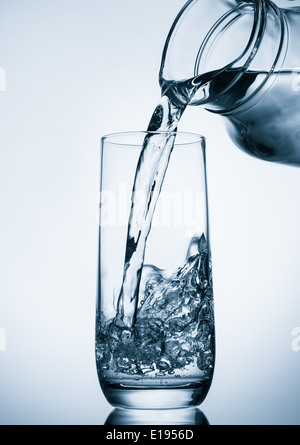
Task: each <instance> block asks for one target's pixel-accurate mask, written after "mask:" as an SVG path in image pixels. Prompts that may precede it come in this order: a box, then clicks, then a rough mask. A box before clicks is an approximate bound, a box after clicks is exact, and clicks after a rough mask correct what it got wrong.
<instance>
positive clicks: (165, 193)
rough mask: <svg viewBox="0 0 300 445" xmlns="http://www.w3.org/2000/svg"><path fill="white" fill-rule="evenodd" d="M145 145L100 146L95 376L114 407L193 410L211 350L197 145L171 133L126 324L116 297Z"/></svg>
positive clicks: (137, 136) (206, 382)
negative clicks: (171, 142) (130, 319)
mask: <svg viewBox="0 0 300 445" xmlns="http://www.w3.org/2000/svg"><path fill="white" fill-rule="evenodd" d="M144 137H145V133H142V132H141V133H125V134H118V135H111V136H108V137H104V138H103V139H102V146H101V194H100V195H101V205H100V208H101V211H100V234H99V241H100V243H99V246H100V248H99V295H98V300H97V316H96V361H97V371H98V376H99V381H100V384H101V388H102V390H103V392H104V395H105V396H106V398H107V400H108V402H109V403H110V404H112V405H113V406H117V407H122V408H133V409H147V410H148V409H150V410H151V409H171V408H185V407H188V406H197V405H199V404H200V403H202V401H203V400H204V398H205V397H206V395H207V392H208V390H209V387H210V385H211V381H212V375H213V370H214V350H215V343H214V312H213V290H212V274H211V260H210V246H209V231H208V214H207V192H206V171H205V141H204V138H203V137H201V136H199V135H194V134H186V133H178V134H177V136H176V143H175V146H174V148H173V151H172V154H171V157H170V161H169V165H168V168H167V171H166V174H165V177H164V181H163V186H162V189H161V191H160V194H159V197H158V196H156V197H155V196H154V195H155V193H158V192H157V191H156V190H155V188H154V189H153V190H151V199H156V198H157V197H158V201H157V204H156V208H155V212H154V215H153V220H152V226H151V231H150V234H149V236H148V239H147V243H146V249H145V257H144V264H143V267H142V270H141V271H140V283H139V288H138V294H137V295H136V301H133V303H134V305H133V304H132V300H133V299H134V295H135V294H134V292H132V295H131V299H130V301H129V303H130V304H128V305H127V306H128V307H129V306H130V307H132V306H135V307H136V310H135V314H134V317H133V322H132V324H129V323H128V319H126V318H125V317H124V316H123V314H124V307H123V303H124V296H122V298H123V299H120V297H119V296H120V289H121V286H122V279H123V272H124V258H125V251H126V237H127V231H128V220H129V212H130V209H131V208H132V206H133V205H134V206H139V205H140V203H141V202H144V201H145V199H144V198H145V197H144V193H145V190H143V189H141V190H135V193H134V195H131V191H132V185H133V181H134V177H135V173H136V166H137V164H138V159H139V156H140V153H141V150H142V144H143V140H144ZM160 137H162V136H161V135H160ZM132 199H134V203H132ZM131 224H134V221H131ZM134 247H135V246H134V245H130V246H129V248H130V249H133V248H134ZM127 249H128V245H127ZM126 256H127V251H126Z"/></svg>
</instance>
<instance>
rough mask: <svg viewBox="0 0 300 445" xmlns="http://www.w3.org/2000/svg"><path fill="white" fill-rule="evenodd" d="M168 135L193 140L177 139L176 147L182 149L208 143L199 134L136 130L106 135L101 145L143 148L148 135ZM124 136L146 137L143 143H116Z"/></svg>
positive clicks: (102, 138) (120, 141)
mask: <svg viewBox="0 0 300 445" xmlns="http://www.w3.org/2000/svg"><path fill="white" fill-rule="evenodd" d="M155 134H157V135H159V134H161V135H163V134H165V135H168V136H176V138H177V136H179V137H186V138H191V139H193V140H190V141H185V142H184V141H183V142H181V141H178V140H176V139H175V143H174V146H176V147H180V146H186V145H193V144H198V143H199V142H200V143H201V144H203V143H204V144H205V143H206V138H205V136H203V135H201V134H199V133H193V132H189V131H167V130H165V131H163V130H162V131H160V130H157V131H147V130H135V131H119V132H114V133H108V134H105V135H103V136H102V137H101V143H102V144H103V142H107V143H109V144H111V145H120V146H124V147H141V145H142V143H143V140H144V138H145V137H146V136H147V135H155ZM122 136H124V137H130V136H144V138H143V139H142V140H141V142H139V143H137V142H130V143H129V142H126V141H123V140H122V139H120V140H116V141H114V140H113V139H114V138H116V139H117V138H121V137H122Z"/></svg>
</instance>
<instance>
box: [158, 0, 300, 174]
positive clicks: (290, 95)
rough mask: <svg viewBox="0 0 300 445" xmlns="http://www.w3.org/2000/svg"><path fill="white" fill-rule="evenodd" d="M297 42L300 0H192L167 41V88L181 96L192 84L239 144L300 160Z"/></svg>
mask: <svg viewBox="0 0 300 445" xmlns="http://www.w3.org/2000/svg"><path fill="white" fill-rule="evenodd" d="M299 46H300V0H276V1H274V2H272V1H270V0H243V1H241V0H214V1H213V2H212V1H209V0H189V1H188V2H187V3H186V4H185V6H184V7H183V8H182V10H181V11H180V13H179V14H178V16H177V18H176V19H175V21H174V23H173V25H172V27H171V29H170V32H169V35H168V37H167V40H166V43H165V47H164V51H163V57H162V64H161V69H160V85H161V88H162V92H163V93H164V94H166V95H167V96H169V98H170V99H171V100H172V101H173V102H176V103H180V101H182V102H184V101H186V100H187V91H189V93H191V92H192V94H189V95H188V104H189V105H201V106H203V107H204V108H205V109H206V110H208V111H210V112H212V113H216V114H219V115H222V116H224V118H225V122H226V127H227V129H228V132H229V135H230V137H231V139H232V140H233V142H234V143H235V144H236V145H237V146H238V147H239V148H241V149H242V150H244V151H246V152H247V153H248V154H250V155H252V156H255V157H257V158H260V159H264V160H268V161H273V162H279V163H284V164H289V165H294V166H300V49H299ZM182 85H184V86H185V87H184V88H182Z"/></svg>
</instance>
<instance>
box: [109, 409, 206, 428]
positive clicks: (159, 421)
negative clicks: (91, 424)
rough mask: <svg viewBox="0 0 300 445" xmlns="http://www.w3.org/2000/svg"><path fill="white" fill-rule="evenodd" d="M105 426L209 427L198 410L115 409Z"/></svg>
mask: <svg viewBox="0 0 300 445" xmlns="http://www.w3.org/2000/svg"><path fill="white" fill-rule="evenodd" d="M105 425H209V422H208V420H207V418H206V416H205V415H204V413H203V412H202V411H200V409H198V408H185V409H172V410H167V409H165V410H141V409H140V410H133V409H119V408H117V409H115V410H114V411H112V412H111V413H110V415H109V416H108V417H107V419H106V422H105Z"/></svg>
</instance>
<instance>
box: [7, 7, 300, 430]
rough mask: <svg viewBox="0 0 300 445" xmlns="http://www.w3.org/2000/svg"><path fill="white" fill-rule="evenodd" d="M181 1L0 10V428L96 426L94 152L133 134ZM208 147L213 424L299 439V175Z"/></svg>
mask: <svg viewBox="0 0 300 445" xmlns="http://www.w3.org/2000/svg"><path fill="white" fill-rule="evenodd" d="M183 4H184V1H182V0H180V1H179V0H143V1H142V2H141V1H140V0H139V1H138V0H127V1H126V2H125V1H123V0H122V1H121V0H115V1H113V2H108V1H102V0H85V1H83V0H51V1H50V0H0V42H1V45H0V46H1V48H0V66H1V67H3V68H4V69H5V71H6V92H0V209H1V218H0V246H1V247H0V327H1V328H4V329H5V332H6V351H2V352H1V351H0V424H35V425H37V424H98V425H102V424H103V423H104V422H105V419H106V417H107V416H108V414H109V413H110V412H111V411H112V407H111V406H110V405H109V404H108V403H107V402H106V400H105V399H104V397H103V395H102V393H101V390H100V388H99V385H98V380H97V376H96V370H95V365H94V312H95V295H96V270H97V235H98V234H97V215H96V213H97V191H98V181H99V178H98V176H99V175H98V172H99V139H100V137H101V136H102V135H103V134H105V133H109V132H114V131H121V130H138V129H140V130H144V129H145V127H146V126H147V124H148V121H149V118H150V116H151V114H152V111H153V109H154V107H155V106H156V103H157V101H158V100H159V94H160V91H159V86H158V81H157V80H158V70H159V65H160V58H161V52H162V47H163V44H164V41H165V38H166V34H167V32H168V30H169V27H170V25H171V24H172V22H173V19H174V17H175V15H176V14H177V12H178V11H179V9H180V7H181V6H182V5H183ZM180 130H183V131H193V132H200V133H202V134H204V135H205V136H206V138H207V158H208V181H209V199H210V224H211V243H212V253H213V271H214V287H215V309H216V329H217V360H216V371H215V376H214V381H213V385H212V388H211V391H210V393H209V394H208V396H207V398H206V400H205V402H204V403H203V405H202V406H201V409H202V410H203V412H204V413H205V415H206V417H207V418H208V421H209V422H210V423H211V424H232V425H238V424H250V425H256V424H271V425H275V424H299V423H300V409H299V408H300V379H299V375H300V373H299V370H300V351H299V352H296V351H294V350H293V349H292V346H291V345H292V340H293V338H294V337H293V336H292V330H293V329H294V328H295V327H297V326H300V274H299V262H300V235H299V227H300V204H299V196H298V194H299V190H300V171H299V170H298V169H295V168H289V167H285V166H280V165H272V164H268V163H264V162H262V161H259V160H256V159H252V158H250V157H249V156H247V155H245V154H244V153H242V152H240V151H239V150H238V149H236V148H235V147H234V146H233V144H232V142H231V141H230V140H229V137H228V136H227V134H226V132H225V129H224V126H223V122H222V120H221V119H220V118H218V117H216V116H213V115H209V114H208V113H207V112H205V111H203V110H200V109H199V108H190V109H188V111H187V112H186V114H185V116H184V118H183V120H182V122H181V125H180Z"/></svg>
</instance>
